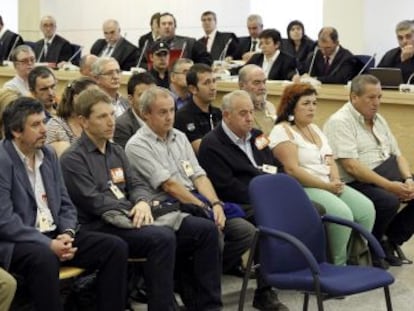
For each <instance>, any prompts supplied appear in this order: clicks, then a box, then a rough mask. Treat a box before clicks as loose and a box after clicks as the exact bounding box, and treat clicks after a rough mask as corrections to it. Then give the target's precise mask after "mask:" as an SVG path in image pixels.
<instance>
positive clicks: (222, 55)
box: [218, 38, 233, 61]
mask: <svg viewBox="0 0 414 311" xmlns="http://www.w3.org/2000/svg"><path fill="white" fill-rule="evenodd" d="M231 41H233V38H230V39H229V40H227V42H226V45H225V46H224V48H223V50H222V51H221V53H220V56H219V59H218V60H220V61H223V60H224V59H225V58H226V54H227V50H228V49H229V46H230V43H231Z"/></svg>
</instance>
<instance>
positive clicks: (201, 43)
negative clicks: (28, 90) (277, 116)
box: [0, 11, 414, 83]
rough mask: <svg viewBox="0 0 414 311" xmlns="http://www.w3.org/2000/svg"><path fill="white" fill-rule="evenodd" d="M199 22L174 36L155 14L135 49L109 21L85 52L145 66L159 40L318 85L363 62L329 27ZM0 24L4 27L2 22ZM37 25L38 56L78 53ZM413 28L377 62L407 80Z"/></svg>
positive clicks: (45, 22)
mask: <svg viewBox="0 0 414 311" xmlns="http://www.w3.org/2000/svg"><path fill="white" fill-rule="evenodd" d="M201 21H202V27H203V30H204V32H205V36H204V37H202V38H200V39H198V40H195V39H193V38H189V37H186V36H178V35H176V33H175V31H176V24H177V23H176V19H175V17H174V16H173V15H172V14H171V13H163V14H160V13H156V14H154V15H153V16H152V17H151V21H150V24H151V32H149V33H147V34H145V35H143V36H142V37H141V38H140V39H139V41H138V42H139V47H136V46H135V45H133V44H132V43H130V42H129V41H128V40H126V39H125V38H124V37H122V35H121V28H120V25H119V23H118V21H116V20H113V19H110V20H107V21H105V22H104V24H103V33H104V37H105V38H104V39H98V40H97V41H96V42H95V43H94V44H93V45H92V48H91V51H90V52H91V54H94V55H97V56H113V57H114V58H115V59H117V60H118V62H119V64H120V67H121V69H122V70H124V71H129V70H130V69H131V68H132V67H137V66H142V67H144V68H146V69H147V53H146V52H147V48H149V47H151V45H152V43H153V42H154V41H156V40H159V39H162V40H164V41H165V42H167V44H168V45H169V47H170V48H171V49H173V50H178V51H182V53H181V52H180V53H179V54H180V56H181V57H186V58H189V59H192V60H193V61H194V62H195V63H206V64H209V65H211V64H212V61H213V60H217V59H224V58H225V57H227V58H229V59H243V60H244V61H246V62H251V63H255V64H258V65H260V66H262V67H263V69H265V71H266V74H267V77H268V79H271V80H290V79H291V78H292V77H293V76H294V75H295V73H299V74H305V73H306V74H307V75H310V76H312V77H316V78H317V79H318V80H320V81H321V82H323V83H347V82H348V81H350V80H351V79H352V77H353V76H355V75H356V74H357V73H358V72H359V71H360V69H361V68H362V66H363V65H364V64H363V63H361V61H360V60H359V59H358V58H355V57H354V56H353V54H352V53H351V52H350V51H349V50H347V49H346V48H344V47H342V46H341V45H340V43H339V36H338V32H337V31H336V29H334V28H333V27H324V28H323V29H321V31H320V32H319V34H318V40H317V42H314V41H313V40H311V39H310V38H309V37H308V36H306V34H305V28H304V25H303V24H302V23H301V22H300V21H296V20H295V21H292V22H291V23H289V25H288V27H287V36H288V38H287V39H282V38H281V35H280V33H279V32H278V31H277V30H274V29H268V30H267V31H271V32H270V33H266V31H265V36H261V34H262V32H263V22H262V18H261V17H260V16H259V15H250V16H249V17H248V18H247V29H248V31H249V36H247V37H237V36H236V35H235V34H234V33H228V32H220V31H218V30H217V16H216V14H215V13H214V12H212V11H206V12H204V13H203V14H202V15H201ZM0 27H3V25H2V21H1V23H0ZM40 28H41V30H42V32H43V34H44V39H41V40H39V41H37V42H36V43H35V44H34V50H35V54H36V59H37V60H39V61H41V62H50V63H53V64H59V63H64V62H67V61H68V60H72V58H73V57H74V56H75V54H76V56H80V52H81V48H80V47H78V46H77V45H75V47H73V46H72V45H70V43H69V42H68V41H67V40H66V39H64V38H62V37H61V36H59V35H58V34H56V20H55V19H54V18H53V17H52V16H45V17H43V18H42V20H41V23H40ZM413 31H414V23H413V21H411V20H405V21H401V22H400V23H398V24H397V26H396V34H397V39H398V43H399V47H398V48H394V49H392V50H390V51H389V52H388V53H386V55H384V57H383V58H382V60H381V61H380V62H379V66H380V67H397V68H401V70H402V74H403V79H404V81H408V79H409V77H410V75H411V74H412V73H413V71H414V57H413V56H414V44H413V41H414V35H413ZM7 34H8V35H7V37H8V38H9V39H8V41H7V42H8V43H7V49H8V50H6V48H5V51H4V52H2V53H0V55H1V54H3V56H4V55H8V56H10V52H11V49H12V48H13V47H15V46H16V45H18V44H21V43H22V40H21V37H19V36H17V35H16V34H14V35H12V33H11V32H10V31H7ZM5 35H6V34H5ZM13 38H15V40H14V41H13ZM5 40H6V39H5ZM12 42H13V43H15V44H13V43H12ZM5 46H6V45H5ZM316 47H317V49H316ZM141 54H142V55H141ZM255 54H258V55H255ZM279 54H281V55H279ZM286 54H287V55H286ZM252 56H254V57H253V58H252ZM292 58H293V60H292ZM292 61H293V62H292Z"/></svg>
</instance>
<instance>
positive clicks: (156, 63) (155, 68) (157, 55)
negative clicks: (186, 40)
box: [149, 40, 170, 89]
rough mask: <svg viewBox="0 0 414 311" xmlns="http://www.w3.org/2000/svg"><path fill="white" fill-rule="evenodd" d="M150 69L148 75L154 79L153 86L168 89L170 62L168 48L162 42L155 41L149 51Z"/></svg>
mask: <svg viewBox="0 0 414 311" xmlns="http://www.w3.org/2000/svg"><path fill="white" fill-rule="evenodd" d="M149 57H150V61H151V63H152V68H151V70H150V71H149V73H150V74H151V75H152V76H153V77H154V78H155V84H156V85H158V86H161V87H165V88H166V89H168V88H170V78H169V75H168V64H169V62H170V48H169V47H168V44H167V43H166V42H164V41H160V40H157V41H155V42H154V44H153V45H152V47H151V50H150V55H149Z"/></svg>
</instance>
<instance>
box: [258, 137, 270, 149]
mask: <svg viewBox="0 0 414 311" xmlns="http://www.w3.org/2000/svg"><path fill="white" fill-rule="evenodd" d="M269 143H270V140H269V138H267V137H266V136H265V135H264V134H262V135H260V136H257V137H256V139H255V141H254V144H255V145H256V148H257V149H258V150H263V149H264V148H266V147H267V146H268V145H269Z"/></svg>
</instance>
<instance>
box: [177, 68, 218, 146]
mask: <svg viewBox="0 0 414 311" xmlns="http://www.w3.org/2000/svg"><path fill="white" fill-rule="evenodd" d="M187 85H188V89H189V91H190V93H191V94H192V99H191V100H190V101H189V102H188V104H187V105H186V106H185V107H183V108H182V109H180V110H178V111H177V115H176V118H175V124H174V127H175V128H177V129H179V130H180V131H182V132H184V133H185V135H186V136H187V138H188V140H189V141H190V143H191V146H192V147H193V150H194V152H195V153H196V154H197V153H198V147H199V146H200V143H201V139H202V138H203V136H204V135H205V134H207V133H208V132H210V131H211V130H212V129H213V128H214V127H215V126H216V125H217V124H218V123H219V122H220V121H221V110H220V109H219V108H217V107H213V106H212V103H213V101H214V100H215V99H216V93H217V86H216V79H215V78H214V75H213V70H212V69H211V67H209V66H207V65H205V64H195V65H193V66H192V67H191V68H190V71H189V72H188V73H187Z"/></svg>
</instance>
